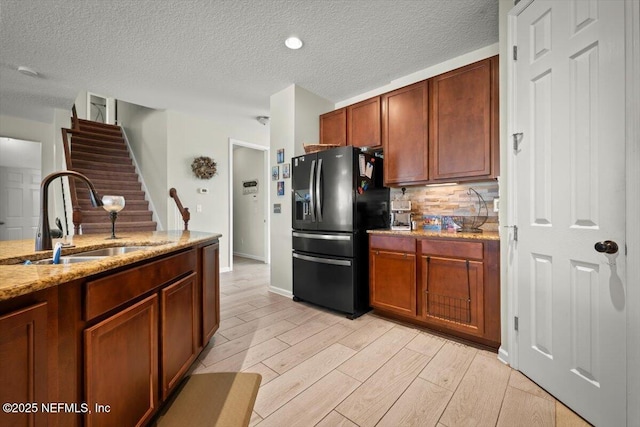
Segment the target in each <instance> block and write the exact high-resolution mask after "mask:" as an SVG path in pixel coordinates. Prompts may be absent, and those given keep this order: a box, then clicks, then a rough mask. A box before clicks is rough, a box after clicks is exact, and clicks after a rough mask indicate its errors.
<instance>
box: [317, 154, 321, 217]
mask: <svg viewBox="0 0 640 427" xmlns="http://www.w3.org/2000/svg"><path fill="white" fill-rule="evenodd" d="M321 179H322V159H320V160H318V170H317V171H316V203H317V211H318V213H317V215H318V222H322V188H321V184H320V180H321Z"/></svg>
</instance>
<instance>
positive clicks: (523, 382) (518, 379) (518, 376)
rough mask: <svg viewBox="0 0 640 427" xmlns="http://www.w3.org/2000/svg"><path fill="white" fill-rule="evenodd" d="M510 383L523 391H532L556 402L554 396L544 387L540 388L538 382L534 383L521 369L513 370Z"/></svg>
mask: <svg viewBox="0 0 640 427" xmlns="http://www.w3.org/2000/svg"><path fill="white" fill-rule="evenodd" d="M509 385H510V386H511V387H515V388H517V389H520V390H522V391H526V392H527V393H531V394H533V395H535V396H538V397H542V398H543V399H547V400H551V401H553V402H555V399H554V398H553V396H551V395H550V394H549V393H547V392H546V391H544V389H542V388H540V387H539V386H538V384H536V383H534V382H533V381H531V380H530V379H529V378H527V377H526V376H524V375H523V374H522V373H521V372H520V371H516V370H512V371H511V376H510V377H509Z"/></svg>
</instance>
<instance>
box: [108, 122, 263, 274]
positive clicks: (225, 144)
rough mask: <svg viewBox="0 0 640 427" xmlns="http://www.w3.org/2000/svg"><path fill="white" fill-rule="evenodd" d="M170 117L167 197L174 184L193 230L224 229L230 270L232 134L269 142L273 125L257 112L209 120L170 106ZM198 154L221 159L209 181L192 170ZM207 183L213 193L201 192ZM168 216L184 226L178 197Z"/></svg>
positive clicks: (223, 254)
mask: <svg viewBox="0 0 640 427" xmlns="http://www.w3.org/2000/svg"><path fill="white" fill-rule="evenodd" d="M118 115H120V112H118ZM167 119H168V120H167V130H168V133H167V135H168V140H167V146H168V155H167V171H168V176H167V178H168V180H167V186H166V188H165V192H166V196H165V197H166V199H165V200H169V198H168V197H169V188H171V187H175V188H176V190H178V195H179V197H180V200H181V201H182V204H183V205H184V206H185V207H188V208H189V211H190V212H191V221H190V222H189V229H190V230H198V231H205V232H212V233H221V234H222V237H221V238H220V268H221V269H222V270H223V271H224V270H227V269H228V268H229V265H230V263H229V261H230V260H229V240H228V239H229V236H230V234H231V233H230V228H229V227H230V218H229V200H230V197H231V192H230V188H229V138H234V139H238V140H241V141H246V142H249V143H252V144H256V145H262V146H265V147H266V146H268V144H269V129H268V128H267V127H266V126H263V125H261V124H260V123H258V122H257V120H255V118H253V117H238V116H233V117H223V116H221V117H216V118H211V119H208V118H202V117H195V116H188V115H185V114H183V113H178V112H175V111H169V112H167ZM199 156H208V157H211V158H212V159H213V160H215V161H216V163H217V175H215V176H214V177H213V178H211V179H209V180H202V179H198V178H196V177H195V176H194V175H193V173H192V172H191V162H193V159H194V158H195V157H199ZM146 179H147V178H146V176H145V180H146ZM147 184H148V181H147ZM202 187H206V188H208V189H209V192H208V193H207V194H199V193H198V192H197V190H198V188H202ZM198 205H200V206H201V207H202V212H198V211H197V206H198ZM156 206H157V205H156ZM167 218H168V219H167V224H168V228H182V219H181V217H180V216H179V214H178V213H177V209H176V208H175V203H174V202H173V200H169V202H168V207H167ZM175 224H177V227H176V225H175Z"/></svg>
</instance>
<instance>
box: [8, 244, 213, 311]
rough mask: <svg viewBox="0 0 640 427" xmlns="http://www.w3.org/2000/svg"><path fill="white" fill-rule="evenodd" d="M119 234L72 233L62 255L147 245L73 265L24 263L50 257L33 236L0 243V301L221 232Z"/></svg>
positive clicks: (183, 246)
mask: <svg viewBox="0 0 640 427" xmlns="http://www.w3.org/2000/svg"><path fill="white" fill-rule="evenodd" d="M118 236H119V238H118V239H116V240H111V239H107V238H105V235H104V234H88V235H81V236H73V245H74V246H73V247H68V248H63V249H62V256H66V255H72V254H75V253H78V252H85V251H90V250H94V249H101V248H108V247H114V246H147V247H148V248H145V249H143V250H138V251H134V252H129V253H126V254H122V255H114V256H108V257H105V258H103V259H99V260H95V261H86V262H80V263H74V264H58V265H51V264H49V265H33V264H32V265H23V263H24V261H26V260H29V261H36V260H40V259H46V258H51V257H52V251H41V252H36V251H35V250H34V245H35V243H34V240H33V239H28V240H10V241H2V242H0V301H3V300H6V299H10V298H14V297H17V296H20V295H24V294H28V293H31V292H35V291H39V290H42V289H46V288H49V287H52V286H57V285H59V284H62V283H66V282H69V281H72V280H76V279H80V278H83V277H88V276H91V275H94V274H97V273H102V272H104V271H108V270H112V269H115V268H118V267H122V266H125V265H128V264H133V263H135V262H138V261H142V260H145V259H149V258H154V257H157V256H159V255H163V254H166V253H170V252H174V251H177V250H180V249H184V248H188V247H191V246H195V245H197V244H200V243H204V242H207V241H214V240H216V239H218V238H219V237H220V236H222V235H221V234H216V233H204V232H199V231H153V232H132V233H124V232H123V233H118Z"/></svg>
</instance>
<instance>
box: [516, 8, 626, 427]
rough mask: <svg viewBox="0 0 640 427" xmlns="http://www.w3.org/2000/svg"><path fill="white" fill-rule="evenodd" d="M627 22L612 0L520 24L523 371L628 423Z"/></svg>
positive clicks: (596, 417)
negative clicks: (612, 248) (612, 245)
mask: <svg viewBox="0 0 640 427" xmlns="http://www.w3.org/2000/svg"><path fill="white" fill-rule="evenodd" d="M624 25H625V19H624V2H623V1H605V0H559V1H543V0H535V1H533V3H531V4H530V5H529V6H527V7H526V8H525V9H524V10H523V11H522V12H521V13H520V14H519V15H518V16H517V18H516V23H515V31H516V33H515V34H516V38H517V41H516V44H517V60H516V61H515V65H514V70H515V75H514V84H515V101H514V106H515V108H516V111H515V129H516V131H517V132H522V136H521V137H520V138H519V147H518V151H517V154H515V180H516V187H515V188H516V211H515V212H516V224H517V226H518V242H517V295H518V296H517V298H518V304H517V315H518V318H519V322H518V323H519V331H518V337H517V340H518V364H519V369H520V370H521V371H522V372H523V373H525V374H526V375H527V376H529V377H530V378H532V379H533V380H534V381H536V382H537V383H538V384H539V385H541V386H542V387H544V388H545V389H546V390H547V391H549V392H550V393H551V394H553V395H554V396H555V397H556V398H557V399H558V400H560V401H562V402H563V403H564V404H566V405H567V406H569V407H570V408H572V409H573V410H574V411H576V412H577V413H578V414H580V415H581V416H583V417H584V418H585V419H587V420H588V421H589V422H591V423H594V424H595V425H599V426H605V425H606V426H623V425H626V403H627V401H626V325H625V321H626V311H625V310H626V297H625V277H624V273H625V240H624V237H625V87H624V85H625V63H624V54H625V49H624ZM607 240H610V241H615V242H617V244H618V246H619V251H618V252H617V253H616V254H614V255H606V254H603V253H599V252H597V251H596V250H595V248H594V245H595V244H596V243H597V242H603V241H607ZM601 249H602V248H601Z"/></svg>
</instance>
